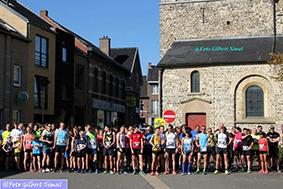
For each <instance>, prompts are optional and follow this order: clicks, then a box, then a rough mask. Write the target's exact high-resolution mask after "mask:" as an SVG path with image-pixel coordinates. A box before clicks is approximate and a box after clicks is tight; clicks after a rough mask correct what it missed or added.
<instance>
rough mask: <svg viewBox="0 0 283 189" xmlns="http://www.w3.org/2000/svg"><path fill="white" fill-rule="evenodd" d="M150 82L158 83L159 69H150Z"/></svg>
mask: <svg viewBox="0 0 283 189" xmlns="http://www.w3.org/2000/svg"><path fill="white" fill-rule="evenodd" d="M147 80H148V81H158V68H157V66H151V69H148V79H147Z"/></svg>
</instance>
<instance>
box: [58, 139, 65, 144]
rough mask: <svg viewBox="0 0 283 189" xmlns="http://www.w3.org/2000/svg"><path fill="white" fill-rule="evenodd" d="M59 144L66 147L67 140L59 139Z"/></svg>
mask: <svg viewBox="0 0 283 189" xmlns="http://www.w3.org/2000/svg"><path fill="white" fill-rule="evenodd" d="M58 144H62V145H64V144H66V140H64V139H59V140H58Z"/></svg>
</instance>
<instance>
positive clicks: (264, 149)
mask: <svg viewBox="0 0 283 189" xmlns="http://www.w3.org/2000/svg"><path fill="white" fill-rule="evenodd" d="M259 135H260V138H259V139H258V146H259V157H260V162H261V170H260V173H262V174H268V160H267V154H268V152H269V149H268V141H267V138H265V137H264V133H262V132H260V133H259Z"/></svg>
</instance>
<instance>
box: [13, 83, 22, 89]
mask: <svg viewBox="0 0 283 189" xmlns="http://www.w3.org/2000/svg"><path fill="white" fill-rule="evenodd" d="M13 87H17V88H20V87H21V85H20V84H15V83H14V84H13Z"/></svg>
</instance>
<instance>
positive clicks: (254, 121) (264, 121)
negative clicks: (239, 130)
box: [235, 117, 275, 124]
mask: <svg viewBox="0 0 283 189" xmlns="http://www.w3.org/2000/svg"><path fill="white" fill-rule="evenodd" d="M235 123H236V124H275V119H274V118H271V117H262V118H261V117H254V118H244V119H238V120H236V121H235Z"/></svg>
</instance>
